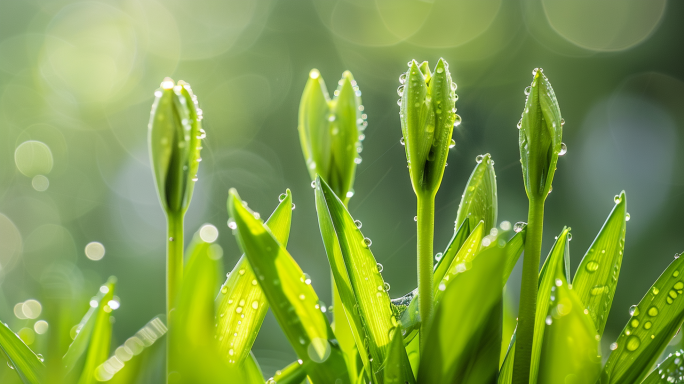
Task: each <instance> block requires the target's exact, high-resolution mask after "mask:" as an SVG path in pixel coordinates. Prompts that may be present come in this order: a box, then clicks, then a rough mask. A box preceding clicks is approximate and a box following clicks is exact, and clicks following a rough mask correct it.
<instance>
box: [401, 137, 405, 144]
mask: <svg viewBox="0 0 684 384" xmlns="http://www.w3.org/2000/svg"><path fill="white" fill-rule="evenodd" d="M399 144H401V145H406V142H405V141H404V138H403V137H402V138H401V139H399Z"/></svg>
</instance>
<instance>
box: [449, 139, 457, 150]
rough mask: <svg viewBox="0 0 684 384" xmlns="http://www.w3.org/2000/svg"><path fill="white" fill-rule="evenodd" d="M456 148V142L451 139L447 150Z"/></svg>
mask: <svg viewBox="0 0 684 384" xmlns="http://www.w3.org/2000/svg"><path fill="white" fill-rule="evenodd" d="M455 146H456V140H454V139H451V142H450V143H449V148H453V147H455Z"/></svg>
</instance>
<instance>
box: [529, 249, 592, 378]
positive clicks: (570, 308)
mask: <svg viewBox="0 0 684 384" xmlns="http://www.w3.org/2000/svg"><path fill="white" fill-rule="evenodd" d="M566 249H567V247H566ZM566 273H567V272H566V270H565V265H563V263H558V264H557V266H556V269H555V270H550V271H548V274H549V275H553V276H554V277H555V279H554V281H555V284H554V285H553V286H552V287H551V292H550V298H551V304H550V306H549V309H548V312H547V316H546V326H545V329H543V330H542V332H544V338H543V344H542V348H541V350H542V353H541V355H540V362H539V375H538V379H537V383H539V384H554V383H558V382H563V383H578V384H579V383H594V382H596V379H598V376H599V373H600V372H601V356H600V354H599V342H598V341H599V335H598V334H597V333H596V329H595V327H594V323H593V322H592V321H591V318H590V317H589V313H588V311H586V310H585V309H584V305H583V304H582V301H581V300H580V299H579V297H577V295H576V294H575V292H574V288H573V289H571V288H570V287H569V286H568V281H567V279H566Z"/></svg>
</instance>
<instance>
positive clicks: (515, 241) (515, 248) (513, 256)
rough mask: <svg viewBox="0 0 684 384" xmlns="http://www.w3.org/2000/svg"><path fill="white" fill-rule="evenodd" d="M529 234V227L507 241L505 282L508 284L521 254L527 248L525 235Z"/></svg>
mask: <svg viewBox="0 0 684 384" xmlns="http://www.w3.org/2000/svg"><path fill="white" fill-rule="evenodd" d="M526 234H527V229H526V228H523V229H522V230H521V231H520V232H517V233H516V234H515V235H514V236H513V237H512V238H511V239H510V240H508V243H506V250H505V252H506V266H505V268H504V273H503V279H504V281H503V284H504V285H506V282H507V281H508V278H509V277H510V276H511V273H512V272H513V268H515V264H516V263H517V262H518V259H519V258H520V255H522V253H523V250H524V249H525V235H526Z"/></svg>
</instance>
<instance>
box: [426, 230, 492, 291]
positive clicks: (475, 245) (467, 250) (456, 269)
mask: <svg viewBox="0 0 684 384" xmlns="http://www.w3.org/2000/svg"><path fill="white" fill-rule="evenodd" d="M483 236H484V222H482V221H480V222H479V223H477V226H475V228H473V231H472V232H471V233H470V236H468V238H467V239H466V241H465V242H464V243H463V246H461V249H460V250H459V251H458V253H456V256H454V258H453V260H452V261H451V264H450V265H449V268H447V270H446V272H445V274H444V276H443V277H442V279H441V280H439V282H438V283H437V284H435V289H434V298H435V305H437V303H439V301H440V299H441V298H442V295H443V294H444V291H445V289H446V286H447V285H448V284H449V279H451V278H453V276H455V275H457V274H459V273H461V272H463V271H465V270H466V269H467V268H469V264H470V263H472V261H473V259H475V257H476V256H477V254H478V253H479V252H480V247H481V245H482V238H483ZM435 281H437V280H435Z"/></svg>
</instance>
